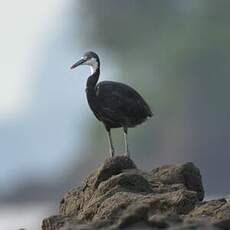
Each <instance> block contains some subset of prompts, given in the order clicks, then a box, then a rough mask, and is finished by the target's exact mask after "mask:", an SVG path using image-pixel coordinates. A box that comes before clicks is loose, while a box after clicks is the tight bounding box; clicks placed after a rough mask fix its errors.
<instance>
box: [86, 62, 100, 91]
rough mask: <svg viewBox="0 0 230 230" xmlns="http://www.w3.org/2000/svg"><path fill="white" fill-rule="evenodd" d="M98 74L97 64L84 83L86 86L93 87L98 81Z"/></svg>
mask: <svg viewBox="0 0 230 230" xmlns="http://www.w3.org/2000/svg"><path fill="white" fill-rule="evenodd" d="M99 76H100V66H98V67H97V68H96V69H95V71H94V72H93V73H92V74H91V75H90V76H89V78H88V80H87V84H86V88H94V87H95V85H96V84H97V82H98V79H99Z"/></svg>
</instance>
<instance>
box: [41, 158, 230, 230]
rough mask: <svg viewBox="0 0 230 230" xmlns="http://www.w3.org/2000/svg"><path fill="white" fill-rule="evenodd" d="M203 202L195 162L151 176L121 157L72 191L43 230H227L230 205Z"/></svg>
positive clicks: (172, 167) (167, 167) (105, 164)
mask: <svg viewBox="0 0 230 230" xmlns="http://www.w3.org/2000/svg"><path fill="white" fill-rule="evenodd" d="M203 197H204V190H203V186H202V181H201V175H200V171H199V169H198V168H197V167H195V166H194V165H193V164H192V163H186V164H182V165H167V166H162V167H159V168H157V169H154V170H152V171H151V172H149V173H147V172H143V171H141V170H139V169H137V167H136V165H135V164H134V163H133V161H132V160H131V159H129V158H128V157H125V156H118V157H114V158H110V159H107V160H106V161H105V162H104V164H103V165H102V166H101V167H100V168H99V169H98V170H96V171H95V172H94V173H92V174H90V175H89V176H88V177H86V179H85V180H84V181H83V183H82V185H81V186H79V187H76V188H73V189H72V190H71V191H69V192H67V193H66V194H65V195H64V197H63V199H62V200H61V202H60V207H59V215H57V216H52V217H49V218H47V219H45V220H43V224H42V229H43V230H53V229H54V230H67V229H68V230H74V229H227V228H225V227H226V226H228V224H229V220H230V204H229V202H227V200H226V199H221V200H216V201H209V202H202V199H203Z"/></svg>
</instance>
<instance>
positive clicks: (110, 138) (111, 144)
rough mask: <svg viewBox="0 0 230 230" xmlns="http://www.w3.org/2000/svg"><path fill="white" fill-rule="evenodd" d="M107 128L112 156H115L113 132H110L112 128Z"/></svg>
mask: <svg viewBox="0 0 230 230" xmlns="http://www.w3.org/2000/svg"><path fill="white" fill-rule="evenodd" d="M106 130H107V134H108V140H109V152H110V155H111V157H113V156H114V147H113V141H112V136H111V132H110V129H106Z"/></svg>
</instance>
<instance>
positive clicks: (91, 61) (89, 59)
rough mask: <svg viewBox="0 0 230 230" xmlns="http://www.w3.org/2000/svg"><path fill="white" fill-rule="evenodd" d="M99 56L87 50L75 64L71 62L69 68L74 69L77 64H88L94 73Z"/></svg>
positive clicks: (98, 62)
mask: <svg viewBox="0 0 230 230" xmlns="http://www.w3.org/2000/svg"><path fill="white" fill-rule="evenodd" d="M99 64H100V61H99V57H98V55H97V54H96V53H94V52H92V51H89V52H86V53H85V54H84V55H83V57H81V59H80V60H79V61H77V62H76V63H75V64H73V65H72V66H71V67H70V68H71V69H74V68H76V67H77V66H79V65H88V66H90V67H91V72H92V73H94V72H95V71H96V70H97V69H98V68H99Z"/></svg>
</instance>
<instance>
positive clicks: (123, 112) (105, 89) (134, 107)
mask: <svg viewBox="0 0 230 230" xmlns="http://www.w3.org/2000/svg"><path fill="white" fill-rule="evenodd" d="M79 65H88V66H90V68H91V75H90V76H89V78H88V80H87V84H86V95H87V100H88V104H89V106H90V108H91V110H92V111H93V113H94V115H95V116H96V117H97V119H98V120H99V121H102V122H103V124H104V126H105V129H106V131H107V133H108V139H109V144H110V153H111V156H112V157H113V156H114V147H113V142H112V138H111V133H110V129H111V128H119V127H122V128H123V130H124V139H125V155H126V156H128V157H129V156H130V154H129V148H128V141H127V134H128V128H131V127H135V126H136V125H139V124H141V123H142V122H144V121H145V120H146V119H147V118H148V117H152V115H153V114H152V111H151V109H150V108H149V106H148V104H147V103H146V102H145V100H144V99H143V98H142V97H141V95H140V94H139V93H138V92H137V91H136V90H134V89H133V88H131V87H130V86H128V85H125V84H123V83H120V82H114V81H102V82H100V83H98V84H97V82H98V79H99V75H100V59H99V57H98V55H97V54H96V53H94V52H91V51H90V52H86V53H85V54H84V55H83V57H82V58H81V59H80V60H79V61H78V62H76V63H75V64H74V65H73V66H71V69H73V68H75V67H77V66H79Z"/></svg>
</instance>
